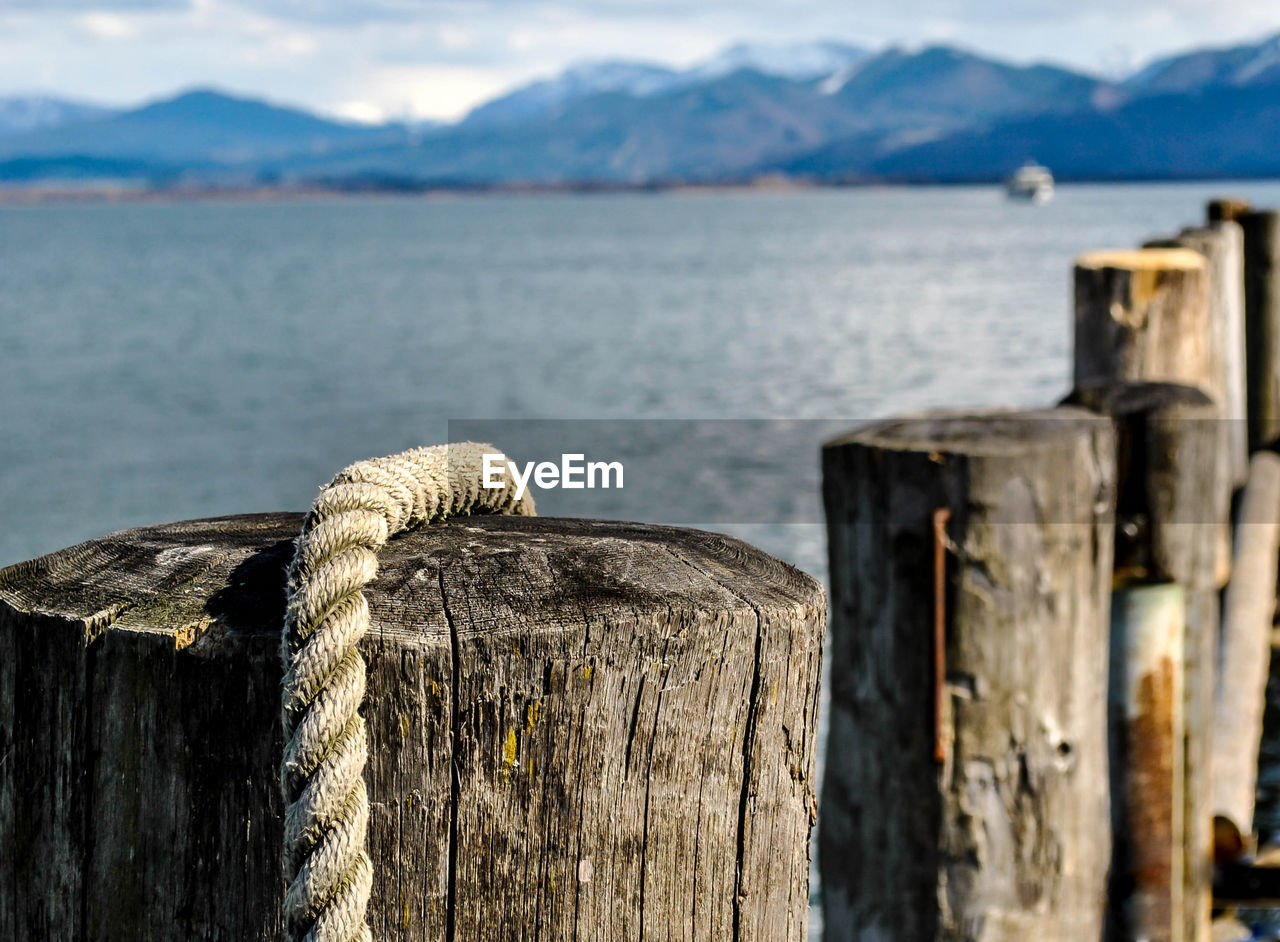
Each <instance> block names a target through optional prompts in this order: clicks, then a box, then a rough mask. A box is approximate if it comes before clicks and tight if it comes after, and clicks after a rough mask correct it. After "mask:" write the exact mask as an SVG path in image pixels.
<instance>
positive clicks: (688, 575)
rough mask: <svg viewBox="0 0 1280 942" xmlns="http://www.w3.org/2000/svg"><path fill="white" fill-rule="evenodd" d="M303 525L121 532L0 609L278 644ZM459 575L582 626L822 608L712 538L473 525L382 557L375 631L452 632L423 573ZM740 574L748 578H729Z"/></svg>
mask: <svg viewBox="0 0 1280 942" xmlns="http://www.w3.org/2000/svg"><path fill="white" fill-rule="evenodd" d="M301 525H302V516H301V515H300V514H295V513H271V514H246V515H241V516H232V517H220V518H213V519H208V520H187V521H181V522H178V523H170V524H161V525H158V526H150V527H139V528H137V529H133V530H122V531H120V532H118V533H112V534H110V535H108V536H104V537H101V538H100V539H96V540H91V541H89V542H86V543H81V544H79V545H77V546H72V547H70V548H68V549H64V550H59V551H58V552H55V553H51V554H49V555H47V556H41V557H39V558H37V559H33V560H29V561H27V562H23V563H18V564H17V565H15V566H10V567H8V568H7V569H0V605H7V606H9V607H10V608H12V609H13V610H14V611H16V612H22V613H38V614H41V615H45V616H49V617H51V618H53V619H56V620H58V621H62V622H69V623H73V624H79V625H81V626H83V629H84V632H85V641H86V642H88V641H92V640H93V639H94V638H96V637H97V636H98V635H100V634H101V633H102V632H103V631H105V630H107V629H108V628H109V629H111V630H113V631H130V632H143V633H147V634H153V635H167V636H171V637H172V638H173V643H174V647H175V648H177V649H182V648H184V647H186V646H188V645H190V644H193V643H197V642H200V641H202V640H203V641H205V643H209V641H210V638H209V637H206V636H209V635H211V636H216V637H222V636H225V635H227V634H228V633H234V634H238V635H242V636H246V637H259V636H269V637H270V638H271V639H272V640H275V639H277V638H278V637H279V635H280V631H281V626H282V624H283V622H284V600H285V595H284V579H285V569H286V567H287V566H288V563H289V560H290V558H291V557H292V554H293V543H294V539H295V538H296V537H297V534H298V531H299V529H300V528H301ZM450 563H458V564H466V565H468V566H469V567H482V568H483V569H484V571H485V574H486V578H487V579H488V580H489V581H488V582H487V585H486V595H494V596H501V597H507V598H510V599H515V598H517V597H519V598H520V600H521V602H522V604H524V605H526V606H529V607H530V608H535V609H537V610H539V611H541V612H548V613H549V612H551V611H552V610H553V609H554V610H559V609H561V608H563V607H564V606H569V610H571V611H572V612H573V613H574V614H576V615H577V616H579V617H590V616H591V615H592V614H594V613H597V612H613V611H616V610H617V608H618V606H619V605H627V606H632V607H634V606H640V607H646V608H651V607H660V608H662V609H663V610H664V611H665V610H666V609H667V608H668V607H669V606H670V605H671V604H672V602H673V601H676V600H680V599H683V600H684V602H685V603H687V604H689V605H691V606H694V607H696V605H697V604H698V603H699V602H705V603H708V604H710V603H712V602H713V600H714V601H715V602H716V604H723V603H724V602H726V601H732V600H733V599H735V598H738V595H737V593H740V592H745V593H746V594H747V596H749V597H751V598H752V600H753V601H756V602H759V601H769V602H771V603H779V602H781V601H782V600H783V599H784V598H785V599H788V600H790V601H791V602H795V601H798V600H801V599H803V600H805V601H806V602H808V603H813V602H814V601H815V600H816V601H820V600H821V588H820V587H819V586H818V584H817V583H816V582H815V580H814V579H813V578H812V577H810V576H807V575H805V574H804V573H802V572H800V571H799V570H797V569H795V568H793V567H791V566H788V565H786V564H785V563H782V562H780V561H778V560H776V559H774V558H773V557H771V556H769V555H768V554H766V553H763V552H761V551H759V550H756V549H755V548H753V547H751V546H749V545H748V544H745V543H742V542H740V541H738V540H734V539H731V538H728V537H721V536H718V535H716V534H712V533H707V532H705V531H698V530H688V529H682V528H676V527H660V526H650V525H646V524H634V523H618V522H613V521H596V520H576V519H575V520H565V519H556V518H543V517H538V518H525V517H494V516H482V517H465V518H455V519H453V520H449V521H446V522H445V523H441V524H433V525H432V526H431V527H429V528H426V529H423V530H419V531H416V532H412V533H408V534H404V535H403V536H401V537H398V538H396V539H393V540H391V541H390V542H389V543H387V545H386V547H384V548H383V549H382V550H381V551H380V552H379V554H378V570H379V574H378V578H377V580H376V581H375V583H374V584H373V585H372V586H371V587H370V589H368V590H366V594H367V597H368V600H369V605H370V608H371V609H372V613H373V623H374V630H375V631H376V632H380V633H382V634H383V635H384V636H385V634H386V633H387V632H391V633H392V634H397V633H410V634H416V635H420V636H430V635H432V634H434V633H435V632H437V631H445V630H447V624H446V622H445V619H444V611H443V608H444V606H443V600H442V599H441V598H440V596H441V591H442V590H441V588H440V587H439V586H438V585H436V584H435V583H434V582H430V580H426V579H424V576H423V574H424V572H428V571H429V572H431V573H432V574H434V573H435V572H436V571H437V570H439V569H440V567H441V566H447V565H448V564H450ZM734 566H741V567H743V571H742V572H739V573H734V571H733V568H732V567H734ZM744 574H746V575H749V576H750V577H751V578H748V579H744V578H741V576H743V575H744ZM735 576H736V577H737V578H735ZM726 583H734V584H733V586H732V588H726ZM761 593H763V595H761ZM737 604H746V603H745V602H744V601H743V600H742V599H740V598H738V601H737ZM548 617H550V616H549V615H548ZM484 627H487V628H489V629H492V630H495V631H496V630H499V629H500V628H501V627H502V626H501V624H499V623H497V622H494V623H491V624H488V625H486V626H484Z"/></svg>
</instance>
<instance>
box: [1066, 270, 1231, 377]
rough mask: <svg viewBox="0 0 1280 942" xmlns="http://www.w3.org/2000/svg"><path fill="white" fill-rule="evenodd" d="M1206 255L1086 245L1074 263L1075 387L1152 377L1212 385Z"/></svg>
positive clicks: (1210, 329) (1211, 332) (1212, 366)
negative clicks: (1091, 249) (1098, 249)
mask: <svg viewBox="0 0 1280 942" xmlns="http://www.w3.org/2000/svg"><path fill="white" fill-rule="evenodd" d="M1213 336H1214V334H1213V331H1212V328H1211V324H1210V315H1209V279H1208V274H1207V266H1206V263H1205V260H1204V258H1203V256H1201V255H1200V254H1199V253H1198V252H1193V251H1191V250H1190V249H1138V250H1134V251H1105V252H1090V253H1088V254H1086V255H1082V256H1080V258H1078V259H1077V260H1076V266H1075V357H1074V370H1073V380H1074V383H1073V384H1074V386H1075V387H1077V388H1078V387H1081V386H1085V385H1087V384H1089V383H1091V382H1098V381H1104V382H1105V381H1114V380H1153V381H1161V382H1170V383H1184V384H1186V385H1189V386H1199V387H1204V388H1210V387H1211V380H1210V377H1211V376H1212V375H1213V371H1214V361H1213V353H1212V349H1213V339H1212V338H1213Z"/></svg>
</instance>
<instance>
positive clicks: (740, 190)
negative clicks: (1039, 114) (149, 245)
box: [0, 176, 1280, 206]
mask: <svg viewBox="0 0 1280 942" xmlns="http://www.w3.org/2000/svg"><path fill="white" fill-rule="evenodd" d="M1214 182H1220V183H1223V184H1224V185H1229V184H1241V183H1249V182H1254V183H1266V182H1280V176H1275V177H1254V176H1250V177H1235V176H1194V177H1191V176H1189V177H1142V178H1133V177H1097V178H1081V179H1075V178H1070V177H1067V178H1063V179H1059V180H1058V183H1059V184H1063V185H1068V186H1070V185H1073V184H1075V185H1090V184H1093V185H1098V184H1101V185H1108V184H1113V185H1117V186H1136V185H1143V184H1149V185H1159V184H1168V183H1214ZM1001 185H1002V181H1000V180H993V179H974V180H809V179H804V178H795V177H768V178H761V179H756V180H749V181H743V180H726V181H723V182H700V183H691V182H684V181H657V182H650V183H613V182H609V183H606V182H599V183H596V182H586V183H551V184H528V183H518V184H474V185H463V184H456V185H433V184H422V185H417V184H408V183H405V184H400V183H389V184H385V185H383V184H363V183H351V184H346V183H335V184H299V185H296V186H293V185H287V186H172V187H150V186H132V185H127V184H120V183H115V184H103V185H97V184H84V185H67V186H58V185H30V186H6V185H4V184H3V183H0V206H23V205H40V204H46V203H182V202H237V203H238V202H245V203H253V202H264V203H266V202H292V201H302V200H310V199H318V198H322V199H332V198H337V199H344V198H353V199H358V198H367V197H403V198H413V199H464V198H469V197H482V196H558V195H610V194H624V193H625V194H632V193H635V194H653V195H678V196H690V195H692V196H697V195H732V194H735V193H736V194H744V195H745V194H762V193H803V192H813V191H820V190H905V189H928V188H931V187H932V188H939V187H942V188H947V189H953V188H958V187H984V188H986V187H993V188H994V187H999V186H1001Z"/></svg>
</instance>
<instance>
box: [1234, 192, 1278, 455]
mask: <svg viewBox="0 0 1280 942" xmlns="http://www.w3.org/2000/svg"><path fill="white" fill-rule="evenodd" d="M1239 222H1240V226H1241V228H1242V229H1243V230H1244V319H1245V348H1246V357H1245V359H1246V373H1247V380H1246V381H1247V399H1248V412H1249V447H1250V450H1256V449H1258V448H1262V447H1264V446H1266V445H1268V444H1270V443H1271V442H1274V441H1275V440H1276V439H1277V438H1280V271H1278V269H1280V213H1246V214H1244V215H1242V216H1240V217H1239Z"/></svg>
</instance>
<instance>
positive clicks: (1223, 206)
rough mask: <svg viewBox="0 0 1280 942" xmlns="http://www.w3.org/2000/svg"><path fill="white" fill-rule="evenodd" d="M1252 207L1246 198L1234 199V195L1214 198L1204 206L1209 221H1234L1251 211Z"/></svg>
mask: <svg viewBox="0 0 1280 942" xmlns="http://www.w3.org/2000/svg"><path fill="white" fill-rule="evenodd" d="M1252 211H1253V207H1252V206H1251V205H1250V204H1249V201H1248V200H1242V199H1235V198H1234V197H1221V198H1219V199H1215V200H1209V203H1208V205H1207V206H1206V207H1205V216H1206V218H1207V219H1208V220H1209V222H1211V223H1214V222H1235V221H1238V220H1239V219H1240V217H1241V216H1243V215H1244V214H1245V213H1248V212H1252Z"/></svg>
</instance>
